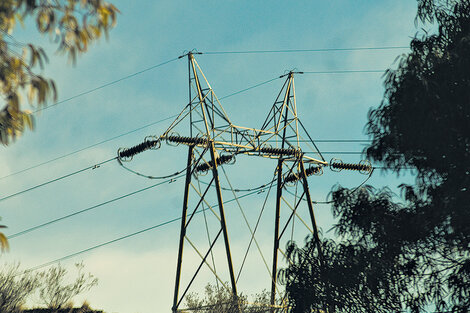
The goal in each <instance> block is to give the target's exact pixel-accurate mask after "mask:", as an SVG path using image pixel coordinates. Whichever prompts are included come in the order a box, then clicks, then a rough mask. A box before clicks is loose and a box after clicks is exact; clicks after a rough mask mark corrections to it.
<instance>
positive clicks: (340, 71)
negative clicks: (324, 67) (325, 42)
mask: <svg viewBox="0 0 470 313" xmlns="http://www.w3.org/2000/svg"><path fill="white" fill-rule="evenodd" d="M384 72H385V70H337V71H335V70H331V71H308V72H302V74H352V73H384Z"/></svg>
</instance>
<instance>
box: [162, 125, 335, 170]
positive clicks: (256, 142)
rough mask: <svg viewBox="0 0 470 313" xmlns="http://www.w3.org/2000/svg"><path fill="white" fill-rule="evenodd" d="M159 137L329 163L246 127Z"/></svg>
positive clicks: (238, 151) (270, 133) (273, 135)
mask: <svg viewBox="0 0 470 313" xmlns="http://www.w3.org/2000/svg"><path fill="white" fill-rule="evenodd" d="M161 139H163V140H166V141H169V142H173V143H177V144H184V145H188V146H194V145H196V146H199V147H205V146H207V145H208V144H209V143H210V142H213V143H214V148H215V149H216V150H217V151H224V152H227V153H229V154H237V155H239V154H245V155H251V156H260V157H264V158H270V159H280V158H282V159H283V160H285V161H296V160H299V158H302V159H303V160H304V162H306V163H314V164H319V165H325V166H327V165H328V162H325V161H323V160H319V159H316V158H313V157H310V156H306V155H305V153H304V152H303V151H302V150H301V149H300V148H297V147H296V145H293V144H291V143H290V142H289V141H288V140H287V139H284V145H282V137H281V136H280V134H279V132H274V131H271V130H263V129H256V128H249V127H243V126H236V125H232V124H230V125H227V126H226V127H217V128H214V129H212V130H211V131H210V136H204V135H203V136H201V137H184V136H180V135H176V134H173V135H172V134H170V135H166V136H162V137H161Z"/></svg>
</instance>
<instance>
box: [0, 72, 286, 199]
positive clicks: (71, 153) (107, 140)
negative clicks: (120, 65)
mask: <svg viewBox="0 0 470 313" xmlns="http://www.w3.org/2000/svg"><path fill="white" fill-rule="evenodd" d="M134 76H135V75H134ZM278 78H279V77H276V78H273V79H269V80H266V81H264V82H261V83H258V84H255V85H253V86H250V87H248V88H245V89H242V90H239V91H236V92H234V93H231V94H228V95H226V96H223V97H222V98H219V100H222V99H226V98H229V97H233V96H235V95H237V94H239V93H242V92H245V91H248V90H250V89H253V88H256V87H259V86H262V85H265V84H267V83H270V82H272V81H274V80H276V79H278ZM121 80H122V79H121ZM110 84H111V83H108V84H106V86H109V85H110ZM103 86H104V85H103ZM99 88H100V87H97V88H95V89H94V90H97V89H99ZM90 92H91V91H90ZM90 92H88V93H90ZM176 116H178V114H174V115H171V116H169V117H165V118H163V119H161V120H158V121H155V122H152V123H150V124H147V125H144V126H141V127H138V128H136V129H133V130H130V131H128V132H125V133H122V134H120V135H117V136H114V137H111V138H108V139H104V140H102V141H100V142H97V143H94V144H92V145H89V146H86V147H84V148H80V149H78V150H75V151H72V152H69V153H66V154H64V155H61V156H58V157H55V158H52V159H50V160H48V161H45V162H41V163H38V164H35V165H33V166H30V167H27V168H25V169H22V170H19V171H17V172H14V173H11V174H8V175H5V176H2V177H0V180H2V179H4V178H7V177H10V176H14V175H17V174H20V173H24V172H26V171H29V170H32V169H35V168H37V167H40V166H43V165H46V164H49V163H52V162H54V161H57V160H60V159H63V158H65V157H68V156H70V155H73V154H76V153H79V152H82V151H84V150H87V149H90V148H93V147H96V146H98V145H101V144H103V143H106V142H109V141H112V140H114V139H117V138H120V137H123V136H126V135H129V134H131V133H134V132H136V131H139V130H142V129H145V128H147V127H150V126H153V125H155V124H158V123H161V122H163V121H166V120H169V119H171V118H175V117H176ZM0 201H1V199H0Z"/></svg>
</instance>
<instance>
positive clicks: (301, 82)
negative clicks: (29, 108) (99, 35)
mask: <svg viewBox="0 0 470 313" xmlns="http://www.w3.org/2000/svg"><path fill="white" fill-rule="evenodd" d="M114 3H115V5H116V6H117V7H118V8H119V10H120V11H121V14H120V15H119V17H118V24H117V26H116V28H115V29H113V30H112V31H111V33H110V38H109V40H108V41H106V40H101V41H100V42H99V43H98V44H96V45H94V46H93V47H91V49H90V51H89V52H88V53H87V54H85V55H83V56H82V57H80V58H79V59H78V62H77V65H76V66H75V67H74V66H71V65H68V64H67V60H66V58H65V57H63V56H59V55H56V54H55V53H54V51H55V47H54V46H53V45H51V44H50V43H49V41H48V39H47V38H39V37H38V35H37V34H36V33H35V32H32V31H31V29H28V28H27V29H24V30H22V29H17V32H16V33H14V35H15V36H17V39H18V40H22V41H27V40H32V41H35V42H38V43H41V44H44V45H45V47H46V50H47V51H48V53H49V56H50V63H49V65H48V67H47V69H46V70H45V72H44V74H45V75H49V76H50V77H52V78H54V79H55V80H56V83H57V85H58V90H59V101H60V100H64V99H67V98H69V97H72V96H74V95H77V94H80V93H82V92H84V91H88V90H91V89H94V88H96V87H98V86H101V85H103V84H106V83H109V82H112V81H114V80H116V79H119V78H121V77H125V76H127V75H129V74H132V73H135V72H138V71H140V70H143V69H146V68H149V67H151V66H153V65H156V64H159V63H162V62H165V61H167V60H171V59H173V58H176V57H178V56H180V55H182V54H183V53H184V52H185V51H187V50H191V49H197V50H198V51H201V52H211V51H212V52H214V51H245V50H286V49H323V48H358V47H387V46H408V44H409V41H410V38H411V37H412V36H413V35H414V34H415V33H416V31H417V29H416V28H415V26H414V23H413V22H414V15H415V12H416V2H415V1H411V0H409V1H360V2H358V1H329V2H320V1H269V2H268V1H143V0H141V1H114ZM26 25H27V27H28V25H29V24H28V23H27V24H26ZM406 51H407V49H396V50H363V51H329V52H305V53H273V54H217V55H215V54H203V55H198V56H196V57H197V61H198V63H199V65H200V66H201V68H202V70H203V71H204V74H205V75H206V77H207V78H208V80H209V82H210V83H211V86H212V88H213V89H214V91H215V93H216V94H217V95H218V97H219V98H221V97H224V96H226V95H230V94H232V93H234V92H236V91H239V90H243V89H245V88H247V87H251V86H253V85H256V84H258V83H261V82H264V81H267V80H270V79H272V78H275V77H278V76H279V75H282V74H284V73H285V71H286V70H287V71H288V70H292V69H298V70H299V71H341V70H385V69H386V68H389V67H391V66H393V62H394V60H395V58H396V57H397V56H398V55H400V54H401V53H406ZM282 83H283V81H282V79H277V80H274V81H273V82H271V83H268V84H265V85H262V86H260V87H258V88H254V89H252V90H250V91H247V92H244V93H241V94H238V95H236V96H232V97H228V98H226V99H224V100H222V105H223V106H224V108H225V109H226V111H227V113H228V115H229V116H230V118H231V119H232V121H233V122H234V123H235V124H238V125H243V126H247V127H259V126H260V125H261V123H262V122H263V120H264V118H265V116H266V114H267V112H268V110H269V108H270V107H271V105H272V103H273V101H274V100H275V97H276V96H277V93H278V92H279V90H280V88H281V86H282ZM295 84H296V97H297V107H298V111H299V116H300V118H301V120H302V121H303V122H304V124H305V126H306V128H307V129H308V131H309V133H310V135H311V136H312V137H313V139H314V140H327V139H367V137H366V136H365V135H364V125H365V123H366V120H367V112H368V110H369V109H370V108H372V107H376V106H377V105H379V104H380V101H381V99H382V95H383V87H382V78H381V74H380V73H348V74H304V75H298V76H296V78H295ZM187 89H188V86H187V60H186V58H182V59H180V60H177V61H174V62H171V63H169V64H167V65H164V66H161V67H158V68H155V69H153V70H149V71H146V72H144V73H142V74H139V75H136V76H134V77H132V78H129V79H126V80H123V81H121V82H119V83H116V84H113V85H111V86H108V87H106V88H102V89H100V90H97V91H95V92H91V93H89V94H87V95H84V96H81V97H78V98H76V99H73V100H70V101H66V102H64V103H61V104H60V105H57V106H54V107H52V108H50V109H47V110H44V111H42V112H41V114H39V115H38V116H37V119H36V121H37V128H36V130H35V131H34V132H27V133H26V134H24V136H23V137H22V138H20V139H19V140H18V141H17V142H15V143H13V144H12V145H10V146H8V147H2V148H0V149H1V152H0V163H1V164H2V166H1V167H0V177H3V176H6V175H9V174H12V173H15V172H17V171H20V170H22V169H25V168H28V167H30V166H34V165H36V164H38V163H41V162H44V161H48V160H50V159H53V158H55V157H58V156H61V155H64V154H67V153H70V152H73V151H76V150H78V149H81V148H83V147H87V146H89V145H92V144H95V143H97V142H100V141H102V140H106V139H108V138H112V137H114V136H117V135H120V134H122V133H125V132H127V131H130V130H134V129H137V128H139V127H141V126H143V125H147V124H149V123H152V122H155V121H159V120H161V119H164V118H167V117H169V116H172V115H174V114H177V113H178V112H179V111H180V110H181V109H182V108H183V106H184V105H185V104H186V103H187V102H188V99H187V97H188V95H187V94H188V92H187ZM169 124H170V120H168V121H165V122H162V123H157V124H155V125H152V126H151V127H147V128H145V129H142V130H140V131H136V132H133V133H132V134H129V135H127V136H123V137H120V138H118V139H116V140H112V141H109V142H106V143H105V144H100V145H97V146H94V147H93V148H89V149H86V150H84V151H82V152H80V153H76V154H74V155H72V156H69V157H66V158H62V159H60V160H57V161H54V162H51V163H49V164H47V165H44V166H41V167H38V168H35V169H33V170H30V171H26V172H24V173H21V174H16V175H13V176H10V177H7V178H2V179H0V190H1V196H2V197H3V196H7V195H9V194H12V193H15V192H17V191H21V190H23V189H26V188H29V187H31V186H34V185H37V184H39V183H42V182H44V181H47V180H50V179H54V178H56V177H59V176H62V175H65V174H68V173H70V172H73V171H76V170H80V169H82V168H85V167H88V166H91V165H93V164H96V163H99V162H101V161H104V160H107V159H109V158H112V157H114V156H115V155H116V151H117V149H118V148H120V147H129V146H133V145H135V144H137V143H140V142H141V141H142V140H143V139H144V137H145V136H147V135H160V134H161V133H162V132H163V131H164V130H165V129H166V127H168V126H169ZM182 135H184V134H182ZM318 146H319V148H320V151H329V152H334V151H336V152H341V151H361V150H362V148H363V146H362V145H361V144H359V143H334V144H333V143H318ZM186 154H187V150H186V149H185V148H183V147H168V146H163V147H162V148H161V149H160V150H157V151H149V152H146V153H145V154H142V155H139V156H137V157H136V158H135V160H134V161H133V162H131V163H129V164H128V165H129V166H130V167H131V168H133V169H136V170H139V171H142V172H144V173H147V174H149V175H155V176H158V175H165V174H168V173H172V172H175V171H177V170H180V169H182V168H184V167H185V160H186ZM333 156H334V155H330V154H327V155H326V157H327V158H328V159H329V158H330V157H333ZM336 157H339V158H341V159H343V161H345V162H357V161H358V160H360V156H358V155H337V156H336ZM274 166H275V162H270V161H267V162H266V160H261V161H260V160H254V159H244V158H240V159H237V162H236V164H235V165H232V166H227V167H226V170H227V174H228V176H229V177H230V180H231V182H232V183H233V184H234V187H235V188H246V187H256V186H258V185H260V184H263V183H265V182H268V181H270V180H271V179H272V174H273V170H274ZM364 179H365V176H363V175H360V174H358V173H347V172H341V173H332V172H331V171H329V170H326V171H325V173H324V175H323V176H319V177H316V176H314V177H311V178H309V184H310V187H311V192H312V198H313V199H314V200H317V201H324V200H325V199H326V197H327V194H328V193H329V191H330V190H331V188H332V186H334V185H335V184H341V185H344V186H348V187H354V186H357V185H359V184H360V183H361V182H362V181H363V180H364ZM403 179H404V180H408V181H410V177H409V176H407V177H404V178H403ZM403 179H402V178H400V179H397V177H396V175H394V174H384V173H380V172H379V171H376V172H375V173H374V174H373V176H372V177H371V179H370V180H369V181H368V183H369V184H371V185H373V186H376V187H382V186H390V187H395V186H396V185H397V184H398V183H399V182H401V181H402V180H403ZM154 183H156V182H155V181H150V180H148V179H145V178H142V177H137V176H135V175H133V174H131V173H129V172H127V171H125V170H124V169H122V168H121V167H120V166H119V165H118V164H117V162H110V163H107V164H104V165H102V166H101V167H100V168H98V169H95V170H88V171H85V172H83V173H81V174H77V175H74V176H72V177H70V178H67V179H64V180H62V181H60V182H57V183H53V184H50V185H47V186H45V187H42V188H38V189H35V190H34V191H31V192H27V193H24V194H22V195H20V196H17V197H14V198H11V199H8V200H5V201H1V202H0V216H2V222H3V223H4V224H6V225H8V227H9V228H8V229H7V230H6V231H5V233H6V234H7V235H11V234H14V233H17V232H19V231H21V230H24V229H26V228H28V227H31V226H35V225H38V224H40V223H43V222H47V221H50V220H52V219H54V218H57V217H60V216H63V215H66V214H69V213H71V212H74V211H77V210H81V209H84V208H87V207H90V206H93V205H96V204H99V203H102V202H104V201H107V200H110V199H112V198H115V197H118V196H121V195H123V194H126V193H129V192H132V191H135V190H138V189H140V188H144V187H146V186H149V185H152V184H154ZM222 183H223V184H227V182H226V181H223V182H222ZM235 185H236V186H235ZM182 192H183V179H178V180H177V181H176V182H174V183H172V184H163V185H162V186H158V187H155V188H153V189H151V190H148V191H145V192H142V193H140V194H138V195H135V196H133V197H129V198H126V199H123V200H120V201H116V202H114V203H110V204H108V205H105V206H102V207H99V208H97V209H94V210H91V211H89V212H87V213H84V214H81V215H77V216H75V217H73V218H70V219H67V220H64V221H62V222H59V223H55V224H53V225H50V226H48V227H44V228H42V229H39V230H37V231H35V232H31V233H29V234H26V235H24V236H20V237H17V238H13V239H11V242H10V244H11V251H10V252H9V253H7V254H4V255H2V256H1V257H2V258H3V261H5V262H11V261H19V262H21V264H22V267H24V268H30V267H34V266H38V265H41V264H44V263H46V262H49V261H51V260H55V259H58V258H61V257H63V256H65V255H69V254H71V253H74V252H77V251H81V250H83V249H87V248H89V247H92V246H94V245H98V244H100V243H103V242H107V241H109V240H113V239H115V238H118V237H121V236H124V235H127V234H130V233H133V232H137V231H139V230H142V229H145V228H147V227H151V226H154V225H157V224H159V223H162V222H165V221H168V220H171V219H173V218H177V217H179V216H180V214H181V213H180V211H181V205H182ZM265 195H266V193H264V194H260V195H257V194H255V195H252V196H249V197H246V198H244V199H243V200H241V202H242V205H243V206H244V208H247V211H248V213H247V217H248V219H249V221H250V223H251V224H254V223H255V221H256V218H257V214H258V213H259V208H260V207H261V205H262V202H263V201H264V196H265ZM232 197H233V195H231V194H230V193H227V194H224V199H227V200H228V199H231V198H232ZM272 198H273V196H271V198H270V202H268V209H267V213H266V215H264V216H263V221H265V222H264V224H263V225H262V226H261V227H260V229H259V231H258V233H257V239H258V242H259V243H260V246H261V247H263V249H264V252H265V253H266V256H267V260H268V263H269V262H270V258H271V252H270V249H271V245H272V218H270V217H271V216H272V215H273V212H272V211H273V210H274V206H273V203H274V202H273V199H272ZM315 210H316V216H317V223H318V225H319V227H320V228H321V229H322V230H323V233H324V234H325V235H327V236H331V235H332V233H331V232H330V233H327V230H328V229H330V228H331V226H332V224H333V223H334V220H333V218H332V216H331V213H330V208H329V206H327V205H317V206H316V207H315ZM227 219H228V228H229V232H230V233H229V235H230V236H231V237H230V240H231V244H232V253H233V254H234V256H233V257H234V263H235V267H237V266H239V265H240V262H241V258H242V256H243V253H244V249H246V245H247V244H248V240H249V232H248V229H247V227H246V226H245V224H244V222H243V219H242V217H241V215H240V214H239V212H238V207H237V206H235V205H233V203H232V205H227ZM201 225H202V224H201ZM179 227H180V226H179V224H178V222H175V223H171V224H168V225H166V226H163V227H160V228H158V229H154V230H152V231H148V232H145V233H143V234H141V235H138V236H134V237H132V238H129V239H126V240H122V241H119V242H117V243H114V244H111V245H107V246H105V247H103V248H99V249H95V250H93V251H90V252H88V253H83V254H80V255H79V256H77V257H74V258H71V259H69V260H66V261H63V262H62V264H63V265H64V266H67V267H70V266H71V265H72V264H73V263H75V262H78V261H81V260H83V261H84V263H85V265H86V268H87V270H88V271H90V272H92V273H93V274H94V275H95V276H97V277H98V278H99V279H100V282H99V285H98V286H97V287H95V288H94V289H93V291H92V292H90V293H88V294H86V295H84V296H83V297H84V298H86V299H88V300H89V302H90V303H91V306H92V307H94V308H98V309H103V310H105V311H106V312H122V313H127V312H129V313H133V312H140V313H147V312H155V311H158V312H169V311H170V308H171V300H172V293H173V284H174V275H175V264H176V254H177V241H178V232H179ZM270 227H271V228H270ZM296 229H298V230H297V232H296V235H297V237H298V239H299V240H300V241H302V238H303V237H304V236H305V235H306V234H307V233H306V232H302V227H301V226H299V227H298V228H296ZM303 231H305V229H304V230H303ZM204 234H205V233H204V232H199V231H194V234H192V237H191V238H194V242H201V244H202V243H203V242H204V236H205V235H204ZM247 238H248V239H247ZM187 247H189V246H188V245H187ZM187 251H190V248H187ZM185 257H186V256H185ZM216 257H220V254H219V255H217V256H216ZM281 259H282V258H281ZM186 260H187V261H186ZM198 260H199V259H198V257H197V255H196V254H194V253H193V254H191V253H188V256H187V259H185V262H186V263H185V264H186V265H187V266H188V271H186V272H185V273H184V275H183V278H184V279H187V278H188V276H189V275H190V274H191V273H192V272H191V266H193V267H194V266H195V265H197V264H198ZM282 264H285V263H282ZM258 273H259V274H258ZM261 273H263V274H264V273H265V270H264V268H263V265H262V263H260V261H259V258H257V251H256V250H255V249H252V250H250V254H249V258H248V265H247V268H246V274H245V272H244V274H243V275H242V276H241V279H240V285H239V289H240V290H241V291H243V292H244V293H247V294H251V293H254V292H259V291H261V290H262V289H264V288H266V289H268V288H269V286H270V285H269V277H267V278H263V277H262V274H261ZM221 275H222V276H223V274H222V273H221ZM253 277H256V279H253ZM224 279H225V280H228V276H225V277H224ZM209 281H210V282H214V280H213V278H211V276H210V275H209V273H208V271H207V270H206V271H205V272H203V274H202V275H201V278H200V279H199V280H198V281H197V283H196V285H195V288H194V290H192V291H195V292H197V291H199V292H200V291H201V290H202V289H201V288H202V286H204V284H205V283H206V282H209ZM78 302H79V301H78Z"/></svg>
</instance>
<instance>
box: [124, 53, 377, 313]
mask: <svg viewBox="0 0 470 313" xmlns="http://www.w3.org/2000/svg"><path fill="white" fill-rule="evenodd" d="M187 57H188V70H189V103H188V104H187V105H186V106H185V108H184V109H183V111H182V112H181V113H180V114H179V116H178V117H177V118H176V119H175V121H174V122H173V123H172V124H171V125H170V127H169V128H168V129H167V130H166V131H165V132H164V133H163V135H161V136H160V137H159V138H156V139H152V140H147V141H146V142H144V143H142V144H140V145H138V146H135V147H133V148H130V149H124V150H122V151H120V152H119V157H120V158H126V157H130V156H132V155H134V154H136V153H139V152H142V151H144V150H146V149H148V148H152V147H155V146H156V145H158V144H160V142H161V141H166V142H168V143H169V144H179V145H181V144H182V145H186V146H188V155H187V163H186V169H185V171H186V176H185V177H186V178H185V184H184V195H183V209H182V216H181V228H180V236H179V245H178V257H177V268H176V279H175V286H174V294H173V307H172V310H173V312H177V311H178V310H179V307H180V304H181V302H182V300H183V299H184V297H185V295H186V294H187V292H188V290H189V288H190V287H191V285H192V283H193V282H194V279H195V278H196V276H197V275H198V273H199V272H200V270H201V268H202V267H203V266H204V264H205V265H206V266H207V267H208V268H209V269H210V270H211V271H212V273H214V275H215V276H216V278H217V280H218V282H220V283H221V284H224V282H223V280H222V279H220V278H219V276H218V274H217V271H216V267H215V263H214V262H213V264H212V265H211V264H209V261H208V258H209V256H210V255H211V254H212V251H213V248H214V246H215V244H216V242H217V240H218V239H219V238H220V237H221V235H222V238H223V243H224V254H225V257H224V258H225V259H226V267H227V271H228V274H229V277H230V285H231V286H230V291H231V293H232V295H233V297H234V299H237V297H238V291H237V279H236V278H235V273H234V264H233V260H232V254H231V249H230V243H229V237H228V231H227V227H228V222H227V220H226V218H225V211H224V201H223V199H222V187H221V184H220V180H219V167H220V166H222V165H223V164H225V163H229V162H234V160H235V156H236V155H247V156H253V157H263V158H269V159H274V160H277V166H276V168H275V176H276V178H275V182H276V201H275V214H274V216H275V220H274V238H273V250H272V266H271V271H270V275H271V297H270V304H271V308H272V311H273V312H274V308H275V306H276V292H277V291H278V290H277V272H278V258H279V256H278V254H279V251H280V246H279V244H280V241H281V239H282V238H283V236H285V233H286V230H287V228H288V227H289V225H291V224H292V223H293V220H294V218H295V216H298V212H299V211H300V210H302V208H304V209H305V210H307V211H308V215H309V217H310V221H309V222H308V223H304V224H305V225H306V226H307V227H310V230H311V232H312V235H313V238H314V240H315V242H316V249H317V252H318V255H319V260H320V263H319V264H318V266H321V267H323V266H324V265H325V264H324V262H325V261H324V257H323V254H322V249H321V242H320V238H319V234H318V229H317V225H316V221H315V214H314V210H313V205H312V199H311V195H310V190H309V184H308V180H307V177H308V176H310V175H316V174H321V173H322V171H323V167H325V166H328V165H329V164H328V162H326V161H325V159H324V158H323V156H322V154H321V153H320V151H319V150H318V148H317V146H316V145H315V143H314V141H313V140H312V138H311V137H310V135H309V134H308V132H307V131H306V129H305V127H304V126H303V124H302V122H301V121H300V119H299V117H298V115H297V105H296V98H295V86H294V75H295V74H296V72H293V71H291V72H289V73H288V74H285V75H283V76H281V78H283V77H285V81H284V84H283V86H282V88H281V90H280V92H279V94H278V96H277V98H276V100H275V102H274V104H273V106H272V107H271V109H270V110H269V113H268V115H267V117H266V119H265V121H264V123H263V124H262V126H261V128H259V129H256V128H250V127H242V126H237V125H235V124H233V123H232V122H231V120H230V119H229V117H228V115H227V113H226V112H225V110H224V109H223V107H222V105H221V104H220V102H219V100H218V98H217V96H216V95H215V93H214V91H213V89H212V88H211V86H210V84H209V82H208V81H207V79H206V77H205V76H204V74H203V72H202V70H201V69H200V67H199V65H198V63H197V61H196V59H195V57H194V54H193V53H188V54H187ZM185 122H189V133H188V134H187V136H181V135H180V134H179V133H176V129H179V130H180V131H181V125H183V124H184V123H185ZM183 131H184V129H183ZM307 152H308V155H307ZM330 166H331V167H333V168H336V169H339V170H340V169H358V170H362V171H370V168H369V167H368V165H364V164H363V165H355V164H346V165H344V164H342V163H338V162H337V163H335V164H331V165H330ZM347 166H349V168H348V167H347ZM202 173H211V179H210V182H209V183H208V184H207V185H206V187H205V188H203V189H202V190H201V189H199V190H198V189H197V188H195V187H194V185H193V183H192V181H193V180H198V175H201V174H202ZM292 183H300V185H301V190H300V191H301V196H296V197H295V198H294V200H293V201H290V200H288V199H287V198H286V197H285V196H284V194H283V191H284V190H286V189H287V188H288V185H289V184H292ZM212 189H213V191H215V198H216V200H217V208H218V210H217V211H218V212H216V211H215V210H214V207H211V206H210V205H209V204H208V201H207V198H208V195H209V194H210V192H209V191H210V190H212ZM192 190H193V191H192ZM191 191H192V192H191ZM191 193H192V196H193V202H191V203H190V202H189V199H190V195H191ZM283 203H284V206H283ZM301 204H304V205H301ZM305 204H306V205H305ZM283 207H284V208H286V207H287V208H289V209H290V214H288V217H287V218H286V219H285V220H284V221H283V222H281V209H282V208H283ZM301 207H302V208H301ZM206 209H210V210H211V211H212V212H213V213H214V215H215V216H216V218H217V219H218V223H219V224H220V225H219V227H218V228H217V231H216V233H215V235H214V236H212V238H210V236H209V235H208V238H209V248H208V250H207V251H206V253H205V254H202V253H200V252H199V251H198V254H199V256H200V257H201V259H202V260H201V262H200V264H199V265H198V267H197V269H196V271H195V272H194V274H193V276H192V278H191V279H190V281H189V283H188V285H187V286H186V288H185V289H184V291H183V292H182V293H180V290H181V288H180V287H181V275H182V270H183V259H184V245H185V240H186V241H188V242H189V243H190V244H191V246H193V248H195V247H194V245H193V244H192V242H191V241H189V239H188V232H189V231H190V229H189V226H190V223H191V222H193V221H194V216H195V214H196V213H198V212H200V211H201V210H202V211H205V210H206ZM307 224H310V225H307ZM206 227H207V226H206ZM252 236H253V237H254V234H252ZM212 260H213V256H212ZM219 269H220V267H219ZM226 288H228V287H227V286H226Z"/></svg>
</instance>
